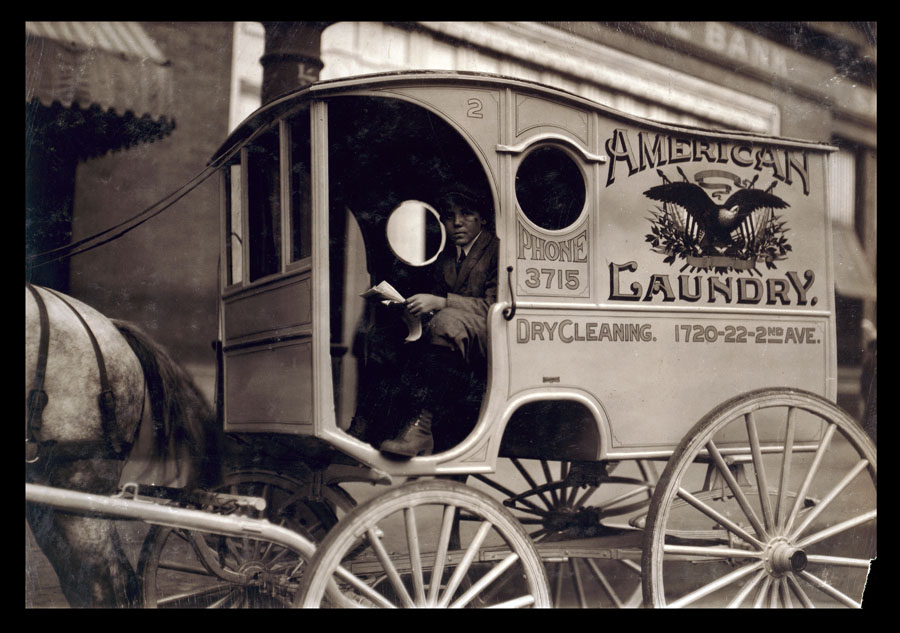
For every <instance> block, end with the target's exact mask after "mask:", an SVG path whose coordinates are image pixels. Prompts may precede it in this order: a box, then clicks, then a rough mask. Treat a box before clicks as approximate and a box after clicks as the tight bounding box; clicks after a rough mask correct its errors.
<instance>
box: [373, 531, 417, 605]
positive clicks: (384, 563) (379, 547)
mask: <svg viewBox="0 0 900 633" xmlns="http://www.w3.org/2000/svg"><path fill="white" fill-rule="evenodd" d="M366 536H367V537H368V540H369V544H370V545H371V546H372V549H373V550H374V551H375V556H377V557H378V561H379V562H380V563H381V567H382V569H384V572H385V573H386V574H387V577H388V579H389V580H390V581H391V585H392V586H393V587H394V591H396V592H397V595H398V596H399V598H400V600H401V601H402V602H403V606H404V607H406V608H407V609H409V608H412V607H414V606H416V605H415V603H414V602H413V600H412V598H411V597H410V595H409V592H408V591H407V590H406V587H404V586H403V580H402V579H401V578H400V574H399V573H398V572H397V569H396V567H394V564H393V563H392V562H391V556H390V554H388V552H387V550H386V549H385V548H384V544H383V543H382V542H381V539H380V538H379V537H378V534H376V533H375V528H374V527H370V528H369V529H368V530H367V531H366Z"/></svg>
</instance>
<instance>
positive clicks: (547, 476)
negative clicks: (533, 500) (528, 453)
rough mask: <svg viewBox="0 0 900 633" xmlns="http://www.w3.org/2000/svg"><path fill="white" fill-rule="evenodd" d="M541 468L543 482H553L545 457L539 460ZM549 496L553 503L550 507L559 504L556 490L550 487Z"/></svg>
mask: <svg viewBox="0 0 900 633" xmlns="http://www.w3.org/2000/svg"><path fill="white" fill-rule="evenodd" d="M541 470H542V471H543V472H544V483H545V484H551V483H553V475H552V474H551V473H550V464H549V462H547V460H546V459H542V460H541ZM550 498H551V499H552V500H553V505H552V506H551V507H554V508H555V507H556V506H558V505H559V497H558V496H556V490H555V489H553V488H551V489H550Z"/></svg>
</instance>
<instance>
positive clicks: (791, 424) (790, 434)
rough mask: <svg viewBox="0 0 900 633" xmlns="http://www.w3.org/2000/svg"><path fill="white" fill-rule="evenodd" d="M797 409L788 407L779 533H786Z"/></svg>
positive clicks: (777, 521) (777, 512) (777, 511)
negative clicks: (785, 505)
mask: <svg viewBox="0 0 900 633" xmlns="http://www.w3.org/2000/svg"><path fill="white" fill-rule="evenodd" d="M796 412H797V409H796V407H788V413H787V424H786V426H785V430H784V453H783V454H782V458H781V479H780V481H779V484H778V499H777V501H776V505H775V526H776V530H777V531H778V533H783V531H784V521H785V516H784V514H785V512H786V511H787V508H785V507H784V504H785V503H787V494H786V493H787V488H788V482H789V481H790V478H791V462H792V461H793V453H794V429H795V428H796V424H797V421H796Z"/></svg>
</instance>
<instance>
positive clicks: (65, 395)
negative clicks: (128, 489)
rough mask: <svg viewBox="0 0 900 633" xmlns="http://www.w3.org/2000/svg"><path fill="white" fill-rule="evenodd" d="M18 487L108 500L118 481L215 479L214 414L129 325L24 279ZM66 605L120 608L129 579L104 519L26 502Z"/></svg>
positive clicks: (136, 586) (201, 482)
mask: <svg viewBox="0 0 900 633" xmlns="http://www.w3.org/2000/svg"><path fill="white" fill-rule="evenodd" d="M25 394H26V396H25V398H26V407H25V408H26V413H25V416H26V431H25V445H26V465H25V479H26V482H30V483H38V484H43V485H47V486H53V487H59V488H66V489H71V490H77V491H81V492H90V493H94V494H115V493H116V492H117V490H118V489H119V487H120V485H121V484H122V483H123V481H132V480H137V482H138V483H149V484H153V485H160V486H169V487H171V488H173V489H179V488H183V489H185V490H193V489H194V488H196V487H209V486H213V485H215V484H216V483H218V481H219V479H220V476H221V449H222V434H221V432H220V430H219V429H220V426H219V425H218V424H217V423H216V415H215V411H214V409H213V408H212V407H211V406H210V404H209V403H208V401H207V400H206V398H205V397H204V395H203V394H202V392H201V391H200V390H199V389H198V387H197V386H196V384H195V383H194V382H193V380H192V379H191V378H190V376H189V375H188V374H187V373H186V371H185V370H184V369H182V368H181V367H180V366H179V365H178V364H177V363H176V362H175V361H174V360H173V359H172V358H171V357H170V356H169V355H168V354H167V353H166V352H165V350H164V349H163V348H162V347H161V346H160V345H159V344H157V343H156V342H154V341H153V340H152V339H151V338H150V337H149V336H147V335H146V334H145V333H144V332H142V331H141V329H140V328H139V327H137V326H136V325H134V324H132V323H128V322H125V321H120V320H113V319H109V318H107V317H106V316H104V315H102V314H101V313H100V312H98V311H96V310H94V309H93V308H91V307H89V306H88V305H86V304H84V303H82V302H81V301H78V300H77V299H75V298H73V297H69V296H67V295H64V294H62V293H60V292H56V291H53V290H51V289H48V288H43V287H37V286H33V285H30V284H27V283H26V290H25ZM25 514H26V519H27V521H28V523H29V525H30V526H31V529H32V532H33V533H34V537H35V539H36V541H37V543H38V545H39V546H40V548H41V550H42V551H43V553H44V554H45V555H46V557H47V559H48V560H49V561H50V564H51V565H52V566H53V568H54V570H55V572H56V574H57V577H58V578H59V582H60V587H61V588H62V591H63V594H64V596H65V598H66V600H67V601H68V603H69V605H70V606H71V607H107V608H108V607H130V606H138V605H139V603H140V596H141V588H140V582H139V579H138V577H137V574H136V573H135V571H134V569H133V567H132V565H131V563H130V562H129V560H128V558H127V557H126V555H125V551H124V549H123V546H122V541H121V538H120V536H119V534H118V533H117V531H116V528H115V523H114V522H113V521H111V520H107V519H104V518H98V517H90V516H82V515H77V514H71V513H67V512H63V511H58V510H55V509H53V508H51V507H48V506H43V505H38V504H29V503H26V505H25Z"/></svg>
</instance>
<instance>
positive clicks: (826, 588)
mask: <svg viewBox="0 0 900 633" xmlns="http://www.w3.org/2000/svg"><path fill="white" fill-rule="evenodd" d="M800 577H801V578H803V579H804V580H806V581H808V582H809V583H810V584H812V585H815V587H817V588H818V589H819V590H820V591H822V592H823V593H826V594H828V595H829V596H831V597H832V598H834V599H835V600H837V601H838V602H840V603H842V604H844V605H846V606H848V607H852V608H854V609H860V608H862V605H861V604H860V603H859V602H857V601H856V600H854V599H853V598H851V597H850V596H848V595H846V594H844V593H842V592H841V591H838V590H837V589H835V588H834V587H832V586H831V585H829V584H828V583H827V582H825V581H824V580H822V579H821V578H819V577H818V576H813V575H812V574H811V573H809V572H808V571H801V572H800Z"/></svg>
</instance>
